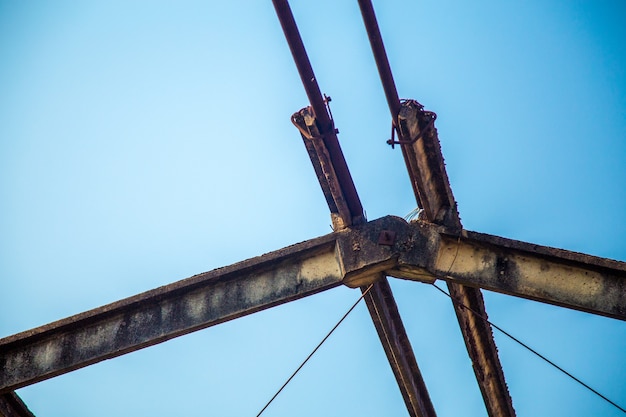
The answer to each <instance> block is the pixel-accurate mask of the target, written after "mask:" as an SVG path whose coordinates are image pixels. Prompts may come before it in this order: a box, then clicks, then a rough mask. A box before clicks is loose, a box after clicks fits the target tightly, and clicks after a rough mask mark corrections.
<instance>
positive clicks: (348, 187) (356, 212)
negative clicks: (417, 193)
mask: <svg viewBox="0 0 626 417" xmlns="http://www.w3.org/2000/svg"><path fill="white" fill-rule="evenodd" d="M273 4H274V9H275V10H276V15H277V16H278V20H279V21H280V25H281V27H282V29H283V32H284V34H285V38H286V39H287V43H288V45H289V49H290V51H291V55H292V56H293V59H294V62H295V64H296V67H297V68H298V73H299V74H300V79H301V80H302V85H303V86H304V90H305V91H306V94H307V97H308V99H309V103H310V104H311V110H312V113H313V116H314V118H315V124H316V127H317V130H318V132H319V137H320V138H321V140H322V141H323V143H324V146H325V148H326V150H327V151H328V156H329V159H330V165H332V167H333V170H334V171H335V173H336V180H337V183H339V184H341V186H342V194H343V195H344V199H345V201H346V204H347V205H348V209H349V211H350V213H351V216H352V221H350V222H349V223H347V224H346V226H350V225H351V224H358V223H362V222H364V221H365V216H364V214H363V206H362V205H361V200H360V199H359V196H358V194H357V191H356V187H355V186H354V182H353V181H352V175H351V174H350V171H349V170H348V165H347V164H346V160H345V158H344V156H343V152H342V151H341V147H340V146H339V140H338V139H337V131H336V130H335V126H334V123H333V121H332V119H331V117H330V114H329V113H328V111H327V109H326V103H325V101H324V97H322V93H321V91H320V88H319V85H318V84H317V79H316V78H315V74H314V73H313V68H312V67H311V62H310V61H309V57H308V55H307V53H306V50H305V49H304V44H303V42H302V38H301V37H300V32H299V31H298V26H297V25H296V22H295V20H294V17H293V14H292V13H291V8H290V6H289V2H288V1H287V0H273Z"/></svg>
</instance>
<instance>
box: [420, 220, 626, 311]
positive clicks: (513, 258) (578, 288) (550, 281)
mask: <svg viewBox="0 0 626 417" xmlns="http://www.w3.org/2000/svg"><path fill="white" fill-rule="evenodd" d="M432 272H433V273H434V274H437V275H438V276H440V277H443V278H444V279H446V280H449V281H454V282H459V283H463V284H466V285H471V286H474V287H481V288H484V289H488V290H491V291H496V292H500V293H503V294H508V295H514V296H517V297H523V298H528V299H531V300H535V301H541V302H545V303H549V304H554V305H558V306H560V307H567V308H572V309H575V310H580V311H586V312H589V313H593V314H598V315H602V316H606V317H611V318H615V319H619V320H626V263H624V262H620V261H615V260H611V259H604V258H598V257H595V256H590V255H585V254H581V253H577V252H570V251H566V250H563V249H556V248H550V247H546V246H540V245H534V244H530V243H525V242H520V241H516V240H512V239H505V238H501V237H498V236H491V235H487V234H483V233H475V232H467V231H463V233H462V235H461V236H460V237H454V236H450V235H445V234H443V235H442V238H441V244H440V248H439V251H438V253H437V256H436V258H435V263H434V265H433V268H432Z"/></svg>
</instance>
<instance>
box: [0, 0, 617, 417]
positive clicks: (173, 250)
mask: <svg viewBox="0 0 626 417" xmlns="http://www.w3.org/2000/svg"><path fill="white" fill-rule="evenodd" d="M293 3H294V4H292V7H293V10H294V14H295V17H296V21H297V22H298V24H299V27H300V30H301V33H302V36H303V38H304V42H305V45H306V47H307V50H308V53H309V56H310V58H311V61H312V64H313V68H314V70H315V71H316V75H317V78H318V81H319V83H320V87H321V89H322V91H324V92H325V93H327V94H328V95H330V96H331V97H332V98H333V101H332V111H333V115H334V117H335V121H336V125H337V127H338V128H339V130H340V132H341V133H340V135H339V139H340V141H341V145H342V147H343V150H344V153H345V156H346V159H347V161H348V165H349V166H350V169H351V172H352V176H353V178H354V181H355V183H356V186H357V189H358V190H359V194H360V197H361V199H362V201H363V205H364V207H365V209H366V211H367V215H368V218H369V219H375V218H378V217H381V216H384V215H387V214H394V215H399V216H405V215H406V214H407V213H409V212H410V211H411V210H412V209H413V208H415V200H414V197H413V195H412V191H411V188H410V185H409V182H408V177H407V174H406V171H405V167H404V163H403V160H402V157H401V153H400V150H399V149H397V148H396V149H395V150H392V149H391V148H390V147H389V146H388V145H386V144H385V141H386V140H387V139H388V138H389V132H390V117H389V112H388V109H387V107H386V102H385V99H384V95H383V92H382V88H381V86H380V83H379V81H378V75H377V73H376V69H375V66H374V61H373V58H372V56H371V52H370V49H369V45H368V43H367V37H366V34H365V30H364V28H363V25H362V22H361V19H360V14H359V11H358V6H357V4H356V1H347V0H346V1H344V0H342V1H329V0H327V1H317V2H303V1H298V2H296V1H294V2H293ZM374 6H375V8H376V11H377V14H378V19H379V23H380V26H381V30H382V33H383V38H384V40H385V43H386V47H387V51H388V54H389V59H390V62H391V66H392V69H393V71H394V75H395V78H396V83H397V86H398V91H399V94H400V96H401V97H405V98H414V99H417V100H418V101H420V102H421V103H423V104H424V105H425V106H426V108H427V109H429V110H432V111H435V112H436V113H437V114H438V119H437V126H438V129H439V137H440V140H441V142H442V149H443V154H444V156H445V158H446V162H447V168H448V175H449V177H450V182H451V185H452V189H453V191H454V193H455V197H456V200H457V201H458V204H459V211H460V213H461V217H462V221H463V224H464V226H465V228H467V229H469V230H476V231H481V232H486V233H492V234H497V235H501V236H505V237H509V238H514V239H519V240H524V241H530V242H534V243H539V244H544V245H550V246H557V247H562V248H565V249H569V250H575V251H581V252H586V253H590V254H593V255H597V256H603V257H610V258H614V259H618V260H622V261H624V260H626V220H625V219H624V214H625V213H626V187H625V186H624V180H625V179H626V24H624V22H625V21H626V6H625V5H624V3H623V2H621V1H618V0H616V1H602V0H600V1H570V0H562V1H559V0H554V1H540V0H529V1H525V2H500V1H487V0H485V1H478V2H476V1H475V2H463V1H452V0H449V1H446V0H443V1H437V2H434V1H428V2H427V1H417V0H416V1H412V2H410V1H400V0H392V1H387V2H382V1H377V2H375V4H374ZM307 104H308V103H307V99H306V95H305V94H304V90H303V88H302V86H301V84H300V80H299V78H298V74H297V72H296V69H295V65H294V64H293V62H292V59H291V56H290V54H289V50H288V47H287V44H286V41H285V40H284V37H283V34H282V31H281V29H280V25H279V23H278V20H277V18H276V16H275V14H274V10H273V7H272V5H271V2H270V1H269V0H268V1H232V2H204V1H197V2H194V1H181V2H166V1H134V2H126V1H107V2H70V1H58V2H36V3H35V2H10V1H3V0H0V277H1V279H2V290H0V337H4V336H7V335H10V334H13V333H16V332H19V331H22V330H27V329H29V328H32V327H35V326H38V325H42V324H45V323H48V322H51V321H53V320H57V319H60V318H63V317H66V316H69V315H71V314H75V313H78V312H81V311H84V310H87V309H91V308H94V307H98V306H100V305H103V304H106V303H109V302H112V301H115V300H118V299H120V298H123V297H127V296H130V295H133V294H135V293H138V292H141V291H145V290H148V289H151V288H154V287H157V286H159V285H163V284H167V283H170V282H173V281H176V280H178V279H182V278H186V277H188V276H191V275H193V274H196V273H199V272H203V271H207V270H210V269H213V268H216V267H219V266H223V265H228V264H230V263H233V262H236V261H239V260H242V259H245V258H249V257H252V256H256V255H259V254H262V253H265V252H268V251H271V250H275V249H279V248H281V247H284V246H287V245H289V244H292V243H295V242H299V241H302V240H306V239H309V238H313V237H316V236H319V235H322V234H326V233H329V232H330V231H331V229H330V226H329V224H330V219H329V215H328V209H327V207H326V204H325V201H324V198H323V195H322V192H321V190H320V189H319V185H318V184H317V180H316V178H315V175H314V172H313V169H312V167H311V164H310V161H309V160H308V156H307V154H306V151H305V149H304V146H303V145H302V142H301V139H300V136H299V134H298V132H297V130H296V129H295V128H294V127H293V126H292V125H291V123H290V120H289V118H290V116H291V114H292V113H293V112H295V111H297V110H299V109H300V108H302V107H304V106H306V105H307ZM392 287H393V289H394V291H395V296H396V299H397V302H398V304H399V307H400V310H401V313H402V315H403V318H404V321H405V326H406V328H407V331H408V333H409V336H410V338H411V342H412V344H413V347H414V349H415V353H416V356H417V360H418V363H419V365H420V368H421V370H422V372H423V375H424V378H425V381H426V384H427V386H428V389H429V391H430V394H431V397H432V400H433V403H434V405H435V409H436V410H437V412H438V415H439V416H459V415H463V416H485V415H486V411H485V408H484V405H483V403H482V398H481V396H480V392H479V390H478V387H477V385H476V383H475V379H474V375H473V372H472V370H471V364H470V361H469V359H468V357H467V353H466V351H465V347H464V344H463V340H462V338H461V336H460V332H459V329H458V325H457V323H456V319H455V318H454V315H453V310H452V307H451V303H450V300H449V299H447V298H445V296H443V295H442V294H440V293H438V292H437V291H436V290H434V289H433V288H432V287H431V286H428V285H425V284H420V283H415V282H404V281H396V280H392ZM357 298H358V292H357V291H355V290H350V289H347V288H338V289H336V290H333V291H329V292H326V293H323V294H319V295H316V296H314V297H310V298H307V299H304V300H300V301H298V302H294V303H290V304H287V305H283V306H280V307H277V308H274V309H270V310H267V311H265V312H262V313H258V314H255V315H252V316H248V317H246V318H243V319H239V320H236V321H233V322H229V323H226V324H223V325H220V326H216V327H212V328H209V329H206V330H203V331H200V332H197V333H194V334H191V335H188V336H185V337H182V338H178V339H175V340H172V341H169V342H167V343H164V344H161V345H157V346H154V347H151V348H148V349H144V350H142V351H138V352H135V353H132V354H129V355H126V356H123V357H120V358H117V359H114V360H109V361H105V362H102V363H99V364H97V365H94V366H91V367H87V368H84V369H81V370H79V371H76V372H72V373H70V374H66V375H64V376H61V377H57V378H54V379H51V380H48V381H45V382H42V383H39V384H36V385H33V386H30V387H27V388H24V389H21V390H19V392H18V393H19V395H20V396H22V398H23V399H24V401H25V402H26V403H27V404H28V406H29V407H30V408H31V410H32V411H33V412H34V413H35V414H36V415H38V416H64V417H71V416H94V417H96V416H111V415H140V416H143V415H153V416H166V415H186V416H250V415H256V413H257V412H258V411H259V410H260V408H261V407H262V406H263V404H264V403H265V402H266V401H267V400H268V399H269V398H270V397H271V396H272V395H273V394H274V392H275V391H276V389H277V388H278V387H279V386H280V385H281V384H282V383H283V382H284V381H285V379H286V378H287V377H288V376H289V374H290V373H291V372H292V371H293V370H294V369H295V368H296V367H297V366H298V364H299V363H300V362H301V360H303V359H304V357H306V355H307V354H308V353H309V352H310V351H311V349H312V348H313V347H314V346H315V345H316V344H317V343H318V342H319V341H320V340H321V338H322V337H323V336H324V334H325V333H326V332H327V331H328V330H329V329H330V328H331V327H332V326H333V325H334V324H335V322H336V321H337V320H338V319H339V318H340V317H341V315H342V314H343V313H344V312H345V311H346V310H347V309H348V307H349V306H350V305H351V304H352V303H353V302H354V301H355V300H356V299H357ZM485 298H486V305H487V311H488V312H489V314H490V318H491V320H492V321H493V322H494V323H496V324H498V325H499V326H501V327H503V328H504V329H506V330H507V331H509V332H510V333H512V334H513V335H515V336H517V337H519V338H520V339H522V340H523V341H524V342H526V343H527V344H529V345H530V346H532V347H533V348H535V349H537V350H538V351H540V352H541V353H543V354H544V355H546V356H547V357H549V358H550V359H552V360H553V361H555V362H556V363H557V364H559V365H561V366H563V367H564V368H566V369H567V370H568V371H570V372H571V373H573V374H574V375H576V376H578V377H579V378H581V379H582V380H584V381H585V382H587V383H588V384H590V385H591V386H593V387H594V388H596V389H597V390H599V391H600V392H602V393H603V394H604V395H606V396H608V397H609V398H611V399H613V400H614V401H616V402H618V403H620V404H621V405H622V407H624V406H626V377H625V376H626V354H625V352H626V324H625V323H624V322H621V321H617V320H613V319H607V318H602V317H596V316H593V315H589V314H585V313H580V312H575V311H570V310H565V309H559V308H556V307H552V306H549V305H543V304H539V303H535V302H530V301H526V300H521V299H516V298H512V297H506V296H502V295H497V294H492V293H485ZM495 337H496V341H497V343H498V347H499V351H500V355H501V360H502V364H503V368H504V372H505V375H506V378H507V382H508V384H509V388H510V391H511V395H512V397H513V402H514V407H515V409H516V410H517V412H518V415H519V416H590V415H594V416H595V415H602V416H618V415H622V414H621V413H620V412H619V411H618V410H616V409H614V408H613V407H611V406H610V405H608V404H606V403H605V402H604V401H602V400H601V399H599V398H597V397H595V396H594V395H593V394H591V393H589V392H588V391H586V390H585V389H583V388H582V387H580V386H579V385H577V384H576V383H574V382H572V381H571V380H569V379H567V378H566V377H565V376H563V375H561V374H559V373H558V372H557V371H555V370H553V369H552V368H550V367H548V365H546V364H545V363H543V362H541V361H540V360H538V359H537V358H535V357H534V356H532V355H531V354H529V353H528V352H526V351H525V350H523V349H522V348H520V347H519V346H518V345H516V344H514V343H512V342H510V341H509V340H507V339H506V338H504V337H503V336H502V335H501V334H499V333H497V332H496V333H495ZM264 415H267V416H293V415H298V416H320V415H330V416H339V415H341V416H357V415H358V416H383V415H384V416H402V415H406V409H405V407H404V404H403V401H402V398H401V396H400V393H399V391H398V388H397V386H396V383H395V380H394V378H393V375H392V373H391V370H390V368H389V365H388V363H387V361H386V358H385V356H384V353H383V350H382V347H381V346H380V343H379V341H378V339H377V336H376V332H375V330H374V327H373V325H372V323H371V319H370V318H369V315H368V314H367V312H366V309H365V306H364V305H360V306H359V307H358V308H357V309H356V310H355V311H354V312H353V314H352V315H351V316H350V317H349V318H348V319H347V320H346V322H344V323H343V324H342V326H341V327H340V328H339V329H338V330H337V332H336V333H335V334H334V335H333V336H332V337H331V338H330V339H329V340H328V341H327V343H326V344H325V345H324V346H323V347H322V349H321V350H320V351H319V352H318V354H317V355H316V356H314V357H313V359H312V360H311V362H309V364H307V366H306V367H305V368H304V369H303V370H302V372H301V373H300V374H299V375H298V376H297V377H296V378H295V379H294V380H293V381H292V383H291V384H290V385H289V386H288V388H287V389H286V390H285V391H284V392H283V393H282V394H281V395H280V396H279V397H278V398H277V400H276V401H275V402H274V403H273V404H272V405H271V406H270V408H269V409H268V410H267V411H266V413H265V414H264Z"/></svg>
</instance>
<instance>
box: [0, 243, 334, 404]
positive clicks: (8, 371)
mask: <svg viewBox="0 0 626 417" xmlns="http://www.w3.org/2000/svg"><path fill="white" fill-rule="evenodd" d="M340 236H343V235H342V234H331V235H326V236H323V237H320V238H317V239H313V240H310V241H306V242H303V243H300V244H297V245H293V246H290V247H287V248H285V249H282V250H279V251H276V252H272V253H269V254H266V255H263V256H260V257H257V258H253V259H249V260H246V261H243V262H240V263H237V264H234V265H231V266H228V267H224V268H220V269H216V270H213V271H210V272H206V273H203V274H199V275H195V276H193V277H191V278H188V279H185V280H182V281H178V282H176V283H173V284H170V285H167V286H164V287H160V288H157V289H155V290H151V291H148V292H145V293H143V294H139V295H136V296H134V297H130V298H127V299H124V300H121V301H118V302H115V303H112V304H109V305H106V306H103V307H100V308H97V309H94V310H91V311H87V312H85V313H81V314H78V315H76V316H72V317H69V318H66V319H63V320H60V321H57V322H54V323H51V324H48V325H45V326H42V327H38V328H35V329H32V330H29V331H26V332H23V333H19V334H16V335H13V336H9V337H6V338H4V339H0V393H7V392H9V391H11V390H14V389H17V388H20V387H23V386H26V385H29V384H32V383H35V382H38V381H41V380H44V379H47V378H51V377H53V376H56V375H60V374H63V373H66V372H69V371H72V370H75V369H78V368H81V367H84V366H87V365H90V364H93V363H96V362H99V361H102V360H104V359H109V358H113V357H116V356H120V355H123V354H125V353H129V352H132V351H134V350H138V349H141V348H144V347H147V346H150V345H154V344H157V343H160V342H164V341H166V340H168V339H171V338H174V337H178V336H181V335H184V334H187V333H190V332H193V331H196V330H200V329H203V328H206V327H208V326H212V325H215V324H219V323H222V322H224V321H227V320H232V319H235V318H238V317H241V316H244V315H247V314H251V313H254V312H256V311H259V310H262V309H266V308H269V307H272V306H275V305H278V304H281V303H285V302H288V301H291V300H295V299H298V298H302V297H305V296H308V295H312V294H315V293H317V292H320V291H324V290H327V289H330V288H333V287H336V286H339V285H341V282H342V278H343V273H342V271H341V270H342V266H341V265H339V263H338V260H337V257H336V255H335V250H336V249H335V246H336V240H337V239H338V237H340Z"/></svg>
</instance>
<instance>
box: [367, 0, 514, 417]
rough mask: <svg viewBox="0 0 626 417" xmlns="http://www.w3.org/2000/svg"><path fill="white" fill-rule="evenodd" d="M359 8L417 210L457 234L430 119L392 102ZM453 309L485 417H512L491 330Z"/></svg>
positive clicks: (379, 47) (463, 292) (373, 27)
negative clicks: (483, 405)
mask: <svg viewBox="0 0 626 417" xmlns="http://www.w3.org/2000/svg"><path fill="white" fill-rule="evenodd" d="M359 6H360V8H361V14H362V15H363V21H364V23H365V27H366V30H367V34H368V37H369V39H370V45H371V47H372V51H373V53H374V58H375V59H376V65H377V67H378V70H379V74H380V78H381V80H382V83H383V88H384V89H385V95H386V97H387V102H388V104H389V110H390V112H391V119H392V123H393V125H394V127H395V129H396V132H397V133H398V138H399V142H400V143H401V149H402V155H403V157H404V162H405V164H406V166H407V170H408V173H409V178H410V180H411V186H412V187H413V192H414V194H415V198H416V200H417V204H418V207H420V208H421V209H422V210H423V211H424V217H425V218H426V219H428V220H429V221H431V222H433V223H437V224H442V225H445V226H447V227H450V228H452V229H455V230H461V229H462V225H461V220H460V218H459V215H458V212H457V208H456V202H455V200H454V197H453V195H452V190H451V188H450V183H449V181H448V175H447V173H446V170H445V165H444V160H443V155H442V154H441V146H440V144H439V139H438V138H437V130H436V129H435V127H434V125H433V123H432V122H433V121H434V114H433V113H431V112H425V111H424V110H423V107H422V106H421V105H420V104H419V103H417V102H416V101H414V100H410V101H405V102H403V103H397V102H396V98H397V97H398V93H397V91H396V88H395V84H394V83H393V79H392V78H391V70H390V69H389V67H390V66H389V60H388V59H387V53H386V52H385V49H384V46H383V45H384V44H383V41H382V36H381V34H380V29H379V27H378V23H377V22H376V15H375V13H374V8H373V6H372V3H371V1H370V0H359ZM392 140H393V139H392ZM448 289H449V290H450V291H451V292H453V293H455V294H457V295H458V296H459V297H462V298H463V299H466V300H473V303H474V304H473V307H474V308H475V309H476V311H478V312H480V314H482V315H484V316H486V315H487V313H486V311H485V306H484V303H483V301H482V294H480V293H479V292H480V290H479V289H475V288H469V287H464V286H462V285H459V284H455V283H448ZM453 305H454V309H455V312H456V315H457V319H458V321H459V325H460V327H461V332H462V334H463V338H464V340H465V345H466V347H467V350H468V353H469V355H470V358H471V360H472V365H473V368H474V373H475V375H476V380H477V381H478V385H479V387H480V390H481V393H482V396H483V399H484V400H485V406H486V408H487V412H488V413H489V415H490V416H491V417H495V416H514V415H515V411H514V409H513V403H512V401H511V396H510V394H509V390H508V387H507V385H506V381H505V380H504V374H503V372H502V365H501V364H500V359H499V357H498V351H497V349H496V346H495V342H494V340H493V334H492V331H491V327H490V326H489V325H488V324H487V323H486V322H483V321H480V322H476V321H475V318H474V317H473V315H472V313H470V312H469V311H467V310H465V309H462V308H459V307H458V305H456V304H453Z"/></svg>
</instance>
